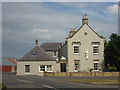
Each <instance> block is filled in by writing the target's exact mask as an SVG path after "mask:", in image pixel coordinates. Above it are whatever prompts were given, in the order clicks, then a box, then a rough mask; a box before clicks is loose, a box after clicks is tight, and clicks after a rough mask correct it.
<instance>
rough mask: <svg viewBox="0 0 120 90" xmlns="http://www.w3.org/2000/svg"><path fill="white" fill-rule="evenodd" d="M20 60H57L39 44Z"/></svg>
mask: <svg viewBox="0 0 120 90" xmlns="http://www.w3.org/2000/svg"><path fill="white" fill-rule="evenodd" d="M34 52H35V53H34ZM19 61H55V60H54V59H53V58H52V57H51V56H49V55H48V54H47V53H46V52H45V51H44V50H43V49H42V48H40V47H39V46H35V47H34V48H33V49H32V50H30V51H29V52H28V53H27V54H26V55H24V56H23V57H22V58H21V59H20V60H19Z"/></svg>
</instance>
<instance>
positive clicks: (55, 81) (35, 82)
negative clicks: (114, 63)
mask: <svg viewBox="0 0 120 90" xmlns="http://www.w3.org/2000/svg"><path fill="white" fill-rule="evenodd" d="M73 78H75V79H77V78H78V79H81V78H86V79H87V78H88V79H90V78H91V79H93V78H94V79H98V78H99V79H108V78H110V79H117V77H41V76H30V75H27V76H18V75H15V74H3V75H2V82H3V83H4V84H5V85H6V86H7V88H38V89H44V88H45V89H48V90H50V89H52V90H63V89H67V88H72V89H79V88H108V89H109V88H113V89H114V90H118V85H94V84H84V83H74V82H67V81H63V79H73Z"/></svg>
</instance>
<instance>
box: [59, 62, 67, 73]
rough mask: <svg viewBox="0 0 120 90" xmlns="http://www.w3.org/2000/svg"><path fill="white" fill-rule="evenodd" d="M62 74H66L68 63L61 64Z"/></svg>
mask: <svg viewBox="0 0 120 90" xmlns="http://www.w3.org/2000/svg"><path fill="white" fill-rule="evenodd" d="M60 68H61V72H66V63H60Z"/></svg>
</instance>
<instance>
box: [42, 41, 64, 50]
mask: <svg viewBox="0 0 120 90" xmlns="http://www.w3.org/2000/svg"><path fill="white" fill-rule="evenodd" d="M62 44H63V43H62V42H61V43H48V42H45V43H43V44H41V46H40V47H41V48H43V49H44V50H45V51H58V50H59V48H60V47H61V46H62Z"/></svg>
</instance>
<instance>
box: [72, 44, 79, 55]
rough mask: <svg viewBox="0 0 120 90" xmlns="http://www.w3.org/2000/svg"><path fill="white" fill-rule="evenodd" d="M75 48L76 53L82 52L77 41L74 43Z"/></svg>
mask: <svg viewBox="0 0 120 90" xmlns="http://www.w3.org/2000/svg"><path fill="white" fill-rule="evenodd" d="M75 47H77V48H75ZM73 50H74V51H73V52H74V54H80V45H79V44H77V43H74V46H73ZM75 50H76V51H78V52H75Z"/></svg>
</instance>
